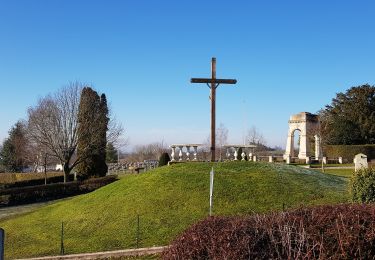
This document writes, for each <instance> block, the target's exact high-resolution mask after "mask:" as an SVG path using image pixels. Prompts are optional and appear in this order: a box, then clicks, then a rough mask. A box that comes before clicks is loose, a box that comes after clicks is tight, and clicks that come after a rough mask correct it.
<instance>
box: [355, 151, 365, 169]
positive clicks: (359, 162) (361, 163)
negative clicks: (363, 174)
mask: <svg viewBox="0 0 375 260" xmlns="http://www.w3.org/2000/svg"><path fill="white" fill-rule="evenodd" d="M354 168H355V171H359V170H361V169H367V168H368V163H367V156H366V155H365V154H363V153H359V154H357V155H356V156H354Z"/></svg>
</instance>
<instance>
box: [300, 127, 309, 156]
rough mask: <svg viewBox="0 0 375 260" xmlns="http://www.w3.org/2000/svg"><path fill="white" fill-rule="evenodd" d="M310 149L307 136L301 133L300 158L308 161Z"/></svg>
mask: <svg viewBox="0 0 375 260" xmlns="http://www.w3.org/2000/svg"><path fill="white" fill-rule="evenodd" d="M309 148H310V144H309V142H307V135H306V133H305V132H303V131H301V133H300V141H299V153H298V158H299V159H306V157H309Z"/></svg>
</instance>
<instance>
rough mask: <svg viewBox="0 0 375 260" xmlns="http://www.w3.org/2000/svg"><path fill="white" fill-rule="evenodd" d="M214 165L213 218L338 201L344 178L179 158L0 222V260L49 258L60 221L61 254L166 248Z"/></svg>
mask: <svg viewBox="0 0 375 260" xmlns="http://www.w3.org/2000/svg"><path fill="white" fill-rule="evenodd" d="M212 166H214V169H215V184H214V209H213V212H214V214H215V215H243V214H252V213H254V212H268V211H271V210H282V208H283V205H285V207H286V208H293V207H298V206H300V205H317V204H332V203H340V202H346V201H348V200H349V195H348V193H347V179H346V178H342V177H339V176H334V175H331V174H322V173H320V172H318V171H316V170H309V169H303V168H300V167H297V166H287V165H281V164H269V163H251V162H230V163H218V164H211V163H186V164H177V165H173V166H169V167H168V166H166V167H160V168H158V169H156V170H152V171H149V172H147V173H145V174H140V175H129V176H126V177H124V178H121V180H119V181H117V182H115V183H112V184H110V185H107V186H105V187H103V188H101V189H99V190H96V191H94V192H92V193H89V194H85V195H81V196H77V197H74V198H72V199H67V200H64V201H61V202H57V203H55V204H52V205H48V206H46V207H43V208H40V209H38V210H36V211H34V212H31V213H27V214H24V215H20V216H17V217H14V218H12V219H7V220H1V221H0V227H2V228H4V229H5V231H6V236H7V237H6V256H7V259H8V258H16V257H31V256H43V255H56V254H59V252H60V234H61V222H62V221H63V222H64V227H65V229H64V247H65V253H67V254H70V253H81V252H95V251H105V250H115V249H125V248H134V247H136V237H137V235H136V234H137V215H139V216H140V229H139V247H147V246H153V245H166V244H168V243H169V242H170V241H171V240H172V239H173V238H174V237H175V236H176V235H177V234H179V233H181V232H182V231H183V230H184V229H186V228H187V227H188V226H189V225H191V224H192V223H194V222H196V221H197V220H200V219H202V218H205V217H206V216H207V215H208V192H209V172H210V170H211V167H212Z"/></svg>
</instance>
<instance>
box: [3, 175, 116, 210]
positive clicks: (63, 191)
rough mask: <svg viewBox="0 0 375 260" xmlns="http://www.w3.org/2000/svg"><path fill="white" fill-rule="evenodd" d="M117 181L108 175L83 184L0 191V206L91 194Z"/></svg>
mask: <svg viewBox="0 0 375 260" xmlns="http://www.w3.org/2000/svg"><path fill="white" fill-rule="evenodd" d="M116 180H117V176H114V175H110V176H105V177H101V178H92V179H88V180H85V181H83V182H76V181H75V182H67V183H53V184H47V185H38V186H29V187H17V188H11V189H3V190H0V205H2V206H11V205H20V204H27V203H34V202H41V201H48V200H54V199H60V198H65V197H69V196H74V195H78V194H82V193H87V192H91V191H93V190H96V189H98V188H100V187H102V186H105V185H107V184H109V183H111V182H114V181H116Z"/></svg>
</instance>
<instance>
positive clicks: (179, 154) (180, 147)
mask: <svg viewBox="0 0 375 260" xmlns="http://www.w3.org/2000/svg"><path fill="white" fill-rule="evenodd" d="M178 148H179V149H180V152H179V153H178V157H180V159H178V160H179V161H180V162H181V161H182V148H184V147H183V146H179V147H178Z"/></svg>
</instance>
